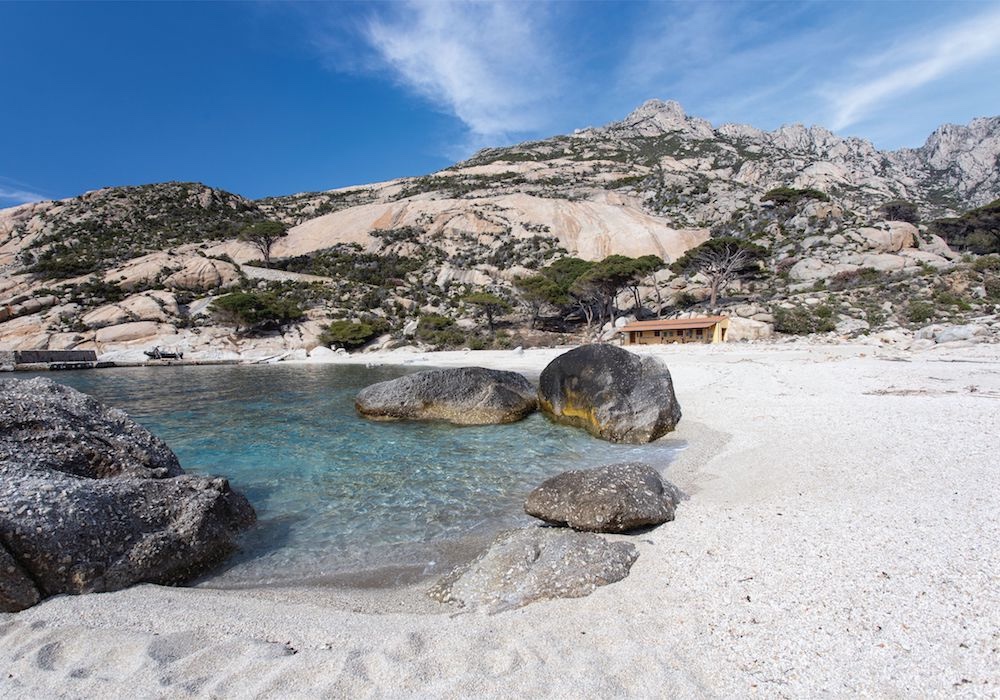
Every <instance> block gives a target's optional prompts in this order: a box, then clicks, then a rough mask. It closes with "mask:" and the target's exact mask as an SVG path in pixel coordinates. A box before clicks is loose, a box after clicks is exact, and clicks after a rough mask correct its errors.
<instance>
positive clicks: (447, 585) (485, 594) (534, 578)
mask: <svg viewBox="0 0 1000 700" xmlns="http://www.w3.org/2000/svg"><path fill="white" fill-rule="evenodd" d="M638 556H639V554H638V552H637V551H636V549H635V546H633V545H631V544H629V543H628V542H608V541H607V540H605V539H604V538H602V537H599V536H597V535H593V534H590V533H583V532H572V531H570V530H561V529H553V528H544V527H541V528H524V529H520V530H508V531H506V532H501V533H500V534H499V535H497V537H496V539H495V540H494V541H493V543H492V544H491V545H490V547H489V548H488V549H487V550H486V551H485V552H483V553H482V554H481V555H480V556H479V557H478V558H477V559H475V560H474V561H472V562H471V563H470V564H467V565H465V566H461V567H458V568H457V569H455V570H454V571H453V572H451V573H450V574H448V575H447V576H446V577H444V578H443V579H442V580H441V581H439V582H438V583H437V584H436V585H435V586H434V587H433V588H431V590H430V591H429V595H430V596H431V597H432V598H434V599H435V600H437V601H440V602H442V603H453V604H456V605H459V606H461V607H466V608H471V609H474V610H485V611H487V612H490V613H497V612H503V611H504V610H511V609H514V608H520V607H523V606H525V605H528V604H529V603H533V602H535V601H538V600H545V599H549V598H582V597H584V596H588V595H590V594H591V593H593V592H594V591H595V590H596V589H597V588H598V587H600V586H606V585H607V584H609V583H615V582H616V581H621V580H622V579H623V578H625V577H626V576H628V574H629V570H630V569H631V568H632V564H633V563H634V562H635V560H636V559H637V558H638Z"/></svg>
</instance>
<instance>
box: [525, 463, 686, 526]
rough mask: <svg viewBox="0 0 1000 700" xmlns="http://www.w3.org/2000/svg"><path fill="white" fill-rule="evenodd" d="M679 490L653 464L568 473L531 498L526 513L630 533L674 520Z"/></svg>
mask: <svg viewBox="0 0 1000 700" xmlns="http://www.w3.org/2000/svg"><path fill="white" fill-rule="evenodd" d="M679 495H680V494H679V491H678V490H677V488H676V487H675V486H674V485H673V484H671V483H669V482H665V481H664V480H663V479H662V478H661V477H660V473H659V472H658V471H656V469H654V468H653V467H651V466H649V465H648V464H638V463H628V464H609V465H607V466H603V467H597V468H596V469H580V470H573V471H567V472H563V473H562V474H558V475H556V476H554V477H552V478H551V479H547V480H546V481H544V482H542V484H541V485H540V486H539V487H538V488H536V489H535V490H534V491H532V492H531V493H530V494H528V498H527V500H526V501H525V502H524V512H525V513H527V514H528V515H531V516H533V517H536V518H538V519H540V520H544V521H545V522H547V523H550V524H553V525H567V526H569V527H571V528H573V529H574V530H583V531H586V532H629V531H630V530H636V529H638V528H642V527H649V526H652V525H661V524H663V523H665V522H669V521H670V520H673V519H674V507H675V506H676V505H677V501H678V499H679Z"/></svg>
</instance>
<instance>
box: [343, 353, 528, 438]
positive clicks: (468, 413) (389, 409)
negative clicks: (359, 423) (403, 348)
mask: <svg viewBox="0 0 1000 700" xmlns="http://www.w3.org/2000/svg"><path fill="white" fill-rule="evenodd" d="M355 406H356V407H357V409H358V412H359V413H360V414H361V415H363V416H364V417H366V418H372V419H374V420H399V419H410V420H444V421H448V422H450V423H455V424H457V425H490V424H497V423H514V422H516V421H519V420H521V419H522V418H524V417H525V416H527V415H528V414H529V413H531V412H532V411H534V410H535V408H536V406H537V399H536V397H535V388H534V387H533V386H532V385H531V382H529V381H528V380H527V379H525V378H524V377H523V376H521V375H520V374H517V373H515V372H503V371H500V370H495V369H484V368H482V367H460V368H455V369H433V370H428V371H426V372H417V373H415V374H408V375H406V376H403V377H400V378H398V379H392V380H389V381H386V382H379V383H378V384H372V385H371V386H369V387H365V388H364V389H362V390H361V392H360V393H359V394H358V396H357V398H356V399H355Z"/></svg>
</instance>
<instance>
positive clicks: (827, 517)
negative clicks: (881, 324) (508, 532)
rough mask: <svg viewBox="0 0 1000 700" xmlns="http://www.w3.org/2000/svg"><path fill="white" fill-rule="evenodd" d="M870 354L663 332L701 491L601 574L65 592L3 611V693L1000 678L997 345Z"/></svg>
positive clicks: (829, 687)
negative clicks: (613, 576)
mask: <svg viewBox="0 0 1000 700" xmlns="http://www.w3.org/2000/svg"><path fill="white" fill-rule="evenodd" d="M874 352H875V351H873V349H872V348H865V347H861V346H854V347H851V346H847V347H814V348H808V347H746V346H744V347H736V346H730V347H726V348H705V347H687V348H668V349H665V350H663V351H662V354H663V355H664V356H665V359H667V361H668V363H669V364H670V366H671V369H672V371H673V373H674V378H675V382H676V385H677V390H678V395H679V399H680V401H681V405H682V407H683V410H684V418H683V420H682V421H681V424H680V426H679V428H678V430H677V432H676V433H675V434H673V435H672V436H671V439H677V440H684V441H686V442H687V443H688V445H689V447H688V449H687V450H686V451H685V452H683V453H682V455H681V458H680V459H679V461H678V462H677V463H676V464H674V465H672V466H671V467H670V469H669V470H668V472H667V476H668V477H669V478H671V479H673V480H674V481H675V482H676V483H678V484H679V485H680V486H681V487H682V488H684V489H686V490H687V491H688V492H689V493H690V494H691V498H690V500H688V501H685V502H684V503H683V504H682V505H681V507H680V508H679V509H678V513H677V520H676V521H674V522H673V523H668V524H666V525H664V526H662V527H660V528H658V529H656V530H653V531H651V532H649V533H645V534H642V535H640V536H638V537H637V538H633V541H634V542H636V544H637V546H638V547H639V550H640V557H639V560H638V561H637V562H636V564H635V566H634V567H633V569H632V574H631V575H630V576H629V577H628V578H627V579H625V580H624V581H623V582H621V583H618V584H614V585H611V586H607V587H605V588H602V589H599V590H598V591H597V592H596V593H594V594H593V595H592V596H590V597H588V598H583V599H577V600H559V601H550V602H542V603H537V604H534V605H531V606H528V607H527V608H523V609H521V610H516V611H513V612H507V613H503V614H500V615H496V616H492V617H490V616H486V615H482V614H478V613H474V614H459V615H455V614H453V612H452V611H450V610H447V609H443V608H439V607H437V606H436V604H433V603H429V602H428V601H426V600H424V599H423V597H422V587H420V588H415V589H403V590H394V591H378V590H375V591H364V590H360V591H358V590H355V591H342V590H341V591H337V590H265V591H256V592H246V591H243V592H227V591H213V590H206V589H172V588H162V587H157V586H140V587H137V588H133V589H131V590H127V591H122V592H119V593H113V594H102V595H89V596H79V597H65V596H64V597H60V598H56V599H52V600H49V601H47V602H45V603H43V604H42V605H39V606H36V607H35V608H33V609H31V610H28V611H25V612H23V613H19V614H16V615H0V670H2V672H0V695H3V696H9V697H54V696H70V697H136V696H161V695H163V696H181V695H186V694H191V695H200V696H265V697H276V698H288V697H302V696H307V697H308V696H331V697H340V696H351V697H353V696H391V697H428V696H447V697H470V696H522V697H524V696H528V695H529V694H530V695H540V696H545V697H598V696H600V697H604V696H624V695H631V696H655V697H668V696H671V695H679V696H681V697H704V696H716V697H719V696H721V697H744V696H762V697H776V696H782V697H803V696H806V697H808V696H815V695H818V694H820V693H824V694H827V695H831V696H834V697H845V696H854V695H858V694H864V695H869V696H871V695H874V696H889V697H921V696H946V695H947V696H951V695H954V694H956V693H958V694H960V695H962V696H970V697H971V696H982V697H987V696H993V697H996V696H998V695H1000V651H998V649H1000V435H998V432H1000V431H998V430H997V423H998V417H1000V348H998V347H996V346H986V347H976V348H964V349H963V348H960V349H955V350H952V351H948V350H947V349H942V350H940V351H936V352H933V353H924V354H920V355H912V356H903V357H902V361H893V359H892V358H889V357H877V356H875V355H874V354H873V353H874ZM554 354H557V353H554V352H552V351H527V352H525V353H524V354H523V355H513V354H512V353H472V354H470V355H471V358H470V356H469V355H465V354H464V353H447V354H441V355H436V354H435V355H430V354H428V355H425V356H419V355H418V356H414V357H413V358H412V359H414V360H418V359H420V358H421V357H426V363H427V364H441V365H443V364H488V365H493V366H496V367H500V368H512V369H520V370H523V371H538V370H539V369H540V368H541V366H543V365H544V362H545V361H547V360H548V359H550V358H551V357H552V356H553V355H554ZM390 355H391V354H390ZM460 358H461V359H460ZM390 359H391V358H390ZM395 360H396V361H397V362H398V361H399V356H398V355H396V357H395ZM470 360H472V361H470ZM360 361H362V362H374V361H385V356H377V357H373V356H364V357H362V358H360ZM419 363H420V364H424V362H423V361H421V362H419ZM973 388H974V389H973ZM292 649H294V650H295V651H296V652H297V653H294V654H293V653H291V650H292Z"/></svg>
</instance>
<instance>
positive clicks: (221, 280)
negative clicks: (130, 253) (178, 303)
mask: <svg viewBox="0 0 1000 700" xmlns="http://www.w3.org/2000/svg"><path fill="white" fill-rule="evenodd" d="M104 279H105V280H106V281H108V282H114V283H115V284H117V285H118V286H120V287H121V288H122V289H127V290H132V289H135V288H136V287H142V286H144V285H152V284H158V283H162V284H163V286H165V287H167V288H168V289H184V290H188V291H211V290H213V289H217V288H219V287H226V286H228V285H231V284H233V283H234V282H238V281H239V279H240V271H239V269H238V268H237V267H236V266H235V265H233V264H232V263H229V262H226V261H225V260H218V259H215V258H206V257H204V256H201V255H196V254H187V253H186V254H174V253H169V252H158V253H150V254H149V255H144V256H142V257H139V258H134V259H132V260H130V261H128V262H127V263H125V264H123V265H121V266H120V267H118V268H115V269H113V270H110V271H109V272H107V273H106V274H105V276H104Z"/></svg>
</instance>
